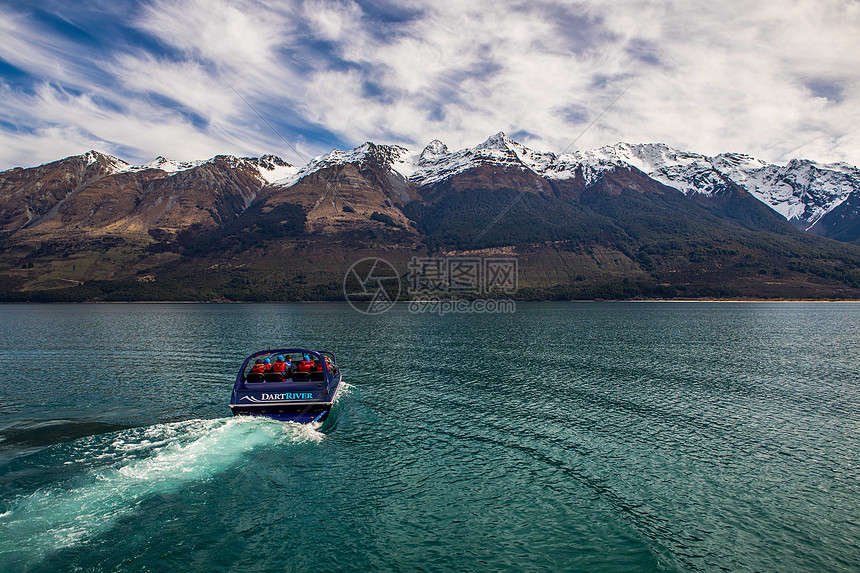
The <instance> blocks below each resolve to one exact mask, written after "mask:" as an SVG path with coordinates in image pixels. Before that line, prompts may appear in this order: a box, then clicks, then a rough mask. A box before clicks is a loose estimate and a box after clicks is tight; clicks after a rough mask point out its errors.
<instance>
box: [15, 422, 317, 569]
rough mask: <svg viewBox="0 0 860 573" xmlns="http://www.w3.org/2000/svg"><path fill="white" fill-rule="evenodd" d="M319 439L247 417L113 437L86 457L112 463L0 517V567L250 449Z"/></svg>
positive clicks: (72, 539)
mask: <svg viewBox="0 0 860 573" xmlns="http://www.w3.org/2000/svg"><path fill="white" fill-rule="evenodd" d="M141 430H143V431H142V432H141ZM322 438H323V434H321V433H320V432H318V431H316V430H315V429H313V428H311V427H309V426H301V425H298V424H285V423H280V422H275V421H273V420H268V419H265V418H251V417H237V418H229V419H221V420H189V421H186V422H176V423H171V424H158V425H155V426H150V427H148V428H145V429H140V428H136V429H131V430H125V431H122V432H119V433H117V434H116V437H115V439H114V441H113V442H112V443H110V444H105V445H104V446H102V448H101V452H99V451H98V448H96V450H95V451H92V448H90V450H91V451H89V452H87V456H91V459H100V458H105V457H106V458H111V457H115V456H117V455H118V454H119V459H118V461H117V462H116V463H115V464H114V465H112V466H108V467H106V468H102V469H99V470H94V471H92V472H90V474H88V475H87V476H86V477H85V478H83V479H82V480H81V483H79V485H76V486H74V487H72V488H71V489H60V488H56V489H44V490H39V491H37V492H35V493H33V494H32V495H29V496H27V497H24V498H21V499H19V500H18V501H17V502H16V503H15V504H14V505H13V506H12V507H11V508H9V509H8V510H7V511H5V512H3V513H0V562H2V561H6V560H7V559H10V560H12V561H17V560H23V561H25V562H32V561H35V560H40V559H41V558H42V557H44V555H46V554H47V553H49V552H51V551H53V550H56V549H60V548H63V547H68V546H71V545H75V544H77V543H80V542H82V541H83V540H85V539H87V538H89V537H91V536H93V535H94V534H97V533H99V532H102V531H105V530H107V529H109V528H110V527H111V524H112V523H114V522H115V521H116V519H117V518H119V517H120V516H122V515H124V514H127V513H129V512H131V511H133V510H134V508H135V507H136V506H137V505H138V503H139V502H140V501H141V500H142V499H144V498H145V497H147V496H150V495H152V494H155V493H161V492H166V491H172V490H175V489H178V488H180V487H181V486H183V485H185V484H187V483H188V482H192V481H200V480H205V479H208V478H210V477H212V476H213V475H215V474H217V473H219V472H222V471H224V470H227V469H229V468H231V467H233V466H235V465H237V464H238V463H239V462H240V461H242V459H243V456H244V454H246V453H247V452H249V451H250V450H253V449H255V448H260V447H266V446H271V445H274V444H277V443H288V442H293V443H296V442H318V441H320V440H321V439H322ZM109 449H110V450H112V451H109Z"/></svg>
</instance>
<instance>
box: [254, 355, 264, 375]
mask: <svg viewBox="0 0 860 573" xmlns="http://www.w3.org/2000/svg"><path fill="white" fill-rule="evenodd" d="M265 372H266V365H265V364H263V360H262V359H260V358H257V359H256V360H255V361H254V365H253V366H252V367H251V374H265Z"/></svg>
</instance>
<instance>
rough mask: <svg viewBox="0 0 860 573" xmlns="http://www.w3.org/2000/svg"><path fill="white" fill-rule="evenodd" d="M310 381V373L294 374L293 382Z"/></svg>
mask: <svg viewBox="0 0 860 573" xmlns="http://www.w3.org/2000/svg"><path fill="white" fill-rule="evenodd" d="M310 379H311V373H310V372H293V382H307V381H308V380H310Z"/></svg>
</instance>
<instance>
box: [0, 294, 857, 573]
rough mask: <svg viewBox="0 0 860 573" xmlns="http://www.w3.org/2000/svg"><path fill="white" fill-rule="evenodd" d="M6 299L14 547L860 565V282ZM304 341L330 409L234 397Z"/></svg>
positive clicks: (170, 557) (466, 561)
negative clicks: (328, 300)
mask: <svg viewBox="0 0 860 573" xmlns="http://www.w3.org/2000/svg"><path fill="white" fill-rule="evenodd" d="M0 315H1V316H2V320H0V374H2V378H0V564H1V565H0V569H2V570H3V571H38V572H41V571H45V572H49V571H50V572H53V571H186V570H199V571H310V570H315V571H363V570H392V571H415V570H420V571H447V570H469V571H485V570H486V571H489V570H492V571H522V570H550V571H562V570H563V571H718V570H725V571H792V572H793V571H858V570H860V549H858V540H860V432H859V430H860V304H841V303H831V304H828V303H552V304H550V303H533V304H525V303H522V304H519V305H517V307H516V312H514V313H512V314H472V315H465V314H452V315H447V316H441V317H440V316H433V315H429V314H413V313H410V312H408V309H407V308H406V307H405V306H397V307H395V308H394V309H392V310H390V311H389V312H387V313H384V314H381V315H377V316H366V315H363V314H360V313H358V312H356V311H355V310H353V309H352V308H351V307H350V306H348V305H346V304H260V305H244V304H242V305H204V304H200V305H197V304H117V305H4V306H0ZM283 346H305V347H310V348H316V349H322V350H331V351H333V352H334V353H335V354H336V355H337V356H338V361H339V364H340V366H341V369H342V371H343V373H344V380H345V381H346V382H347V383H348V384H349V386H348V388H347V389H346V391H345V392H344V393H342V394H341V396H340V397H339V399H338V402H337V404H336V407H335V410H334V411H333V413H332V415H331V416H330V417H329V419H328V420H327V421H326V422H325V424H324V425H323V426H322V427H321V428H319V429H312V428H308V427H299V426H295V425H292V424H283V423H278V422H272V421H266V420H258V419H257V420H255V419H237V418H231V417H230V411H229V409H228V407H227V402H228V399H229V395H230V390H231V387H232V382H233V379H234V377H235V375H236V370H237V369H238V367H239V365H240V363H241V360H242V359H243V358H244V357H245V356H246V355H248V354H250V353H251V352H253V351H255V350H260V349H264V348H270V347H283Z"/></svg>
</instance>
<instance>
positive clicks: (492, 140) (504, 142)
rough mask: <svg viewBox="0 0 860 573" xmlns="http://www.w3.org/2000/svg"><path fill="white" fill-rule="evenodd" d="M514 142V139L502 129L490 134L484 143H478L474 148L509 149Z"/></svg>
mask: <svg viewBox="0 0 860 573" xmlns="http://www.w3.org/2000/svg"><path fill="white" fill-rule="evenodd" d="M513 144H515V142H514V140H513V139H511V138H510V137H508V136H507V135H505V132H504V131H500V132H498V133H497V134H495V135H491V136H490V137H488V138H487V140H486V141H485V142H484V143H479V144H478V145H477V146H476V147H475V149H498V150H502V151H504V150H506V149H510V148H511V146H512V145H513Z"/></svg>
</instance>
